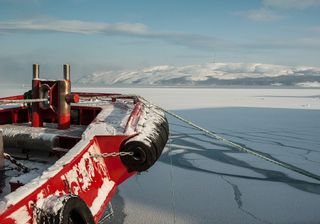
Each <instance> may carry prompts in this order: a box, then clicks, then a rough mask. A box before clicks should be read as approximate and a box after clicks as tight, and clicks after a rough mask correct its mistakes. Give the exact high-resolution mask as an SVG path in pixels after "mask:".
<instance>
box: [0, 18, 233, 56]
mask: <svg viewBox="0 0 320 224" xmlns="http://www.w3.org/2000/svg"><path fill="white" fill-rule="evenodd" d="M24 31H34V32H61V33H77V34H85V35H94V34H100V35H107V36H108V35H109V36H110V35H118V36H131V37H138V38H145V39H158V40H163V41H165V42H168V43H171V44H175V45H181V46H187V47H192V48H201V49H208V50H212V49H216V48H223V47H226V45H227V44H226V43H225V42H224V41H222V40H219V39H217V38H215V37H210V36H204V35H197V34H189V33H179V32H154V31H151V30H149V29H148V27H147V26H146V25H144V24H141V23H98V22H86V21H80V20H11V21H0V33H1V32H2V33H3V32H24Z"/></svg>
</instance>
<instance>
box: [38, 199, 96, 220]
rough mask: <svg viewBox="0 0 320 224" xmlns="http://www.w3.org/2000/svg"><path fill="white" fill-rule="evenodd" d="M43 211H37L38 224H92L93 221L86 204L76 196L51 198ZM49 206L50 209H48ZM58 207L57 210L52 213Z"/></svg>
mask: <svg viewBox="0 0 320 224" xmlns="http://www.w3.org/2000/svg"><path fill="white" fill-rule="evenodd" d="M47 205H49V206H43V208H45V209H39V210H37V223H38V224H40V223H41V224H75V223H76V224H94V223H95V222H94V219H93V216H92V214H91V211H90V209H89V208H88V206H87V205H86V203H85V202H84V201H83V200H82V199H81V198H80V197H78V196H76V195H65V196H62V197H55V196H53V197H52V198H51V199H48V203H47ZM50 206H51V207H50ZM55 206H58V207H59V210H58V211H54V207H55Z"/></svg>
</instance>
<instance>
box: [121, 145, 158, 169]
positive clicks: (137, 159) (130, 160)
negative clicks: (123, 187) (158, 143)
mask: <svg viewBox="0 0 320 224" xmlns="http://www.w3.org/2000/svg"><path fill="white" fill-rule="evenodd" d="M156 151H157V149H156V148H155V146H154V145H153V144H152V143H151V145H148V144H146V143H145V142H143V141H135V140H131V141H127V142H126V143H125V144H123V146H122V147H121V152H133V156H121V157H120V158H121V161H122V163H123V164H124V165H125V166H126V167H127V169H128V172H133V171H137V172H142V171H146V170H147V169H149V168H150V167H151V166H152V165H153V164H154V163H155V162H156V161H157V152H156Z"/></svg>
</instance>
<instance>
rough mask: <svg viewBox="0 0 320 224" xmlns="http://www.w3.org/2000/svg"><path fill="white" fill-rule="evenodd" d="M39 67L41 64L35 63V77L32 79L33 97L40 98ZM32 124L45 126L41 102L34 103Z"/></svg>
mask: <svg viewBox="0 0 320 224" xmlns="http://www.w3.org/2000/svg"><path fill="white" fill-rule="evenodd" d="M39 68H40V66H39V65H38V64H33V79H32V98H33V99H38V98H39V94H40V80H39ZM31 124H32V127H42V126H43V122H42V118H41V111H40V106H39V103H33V104H32V117H31Z"/></svg>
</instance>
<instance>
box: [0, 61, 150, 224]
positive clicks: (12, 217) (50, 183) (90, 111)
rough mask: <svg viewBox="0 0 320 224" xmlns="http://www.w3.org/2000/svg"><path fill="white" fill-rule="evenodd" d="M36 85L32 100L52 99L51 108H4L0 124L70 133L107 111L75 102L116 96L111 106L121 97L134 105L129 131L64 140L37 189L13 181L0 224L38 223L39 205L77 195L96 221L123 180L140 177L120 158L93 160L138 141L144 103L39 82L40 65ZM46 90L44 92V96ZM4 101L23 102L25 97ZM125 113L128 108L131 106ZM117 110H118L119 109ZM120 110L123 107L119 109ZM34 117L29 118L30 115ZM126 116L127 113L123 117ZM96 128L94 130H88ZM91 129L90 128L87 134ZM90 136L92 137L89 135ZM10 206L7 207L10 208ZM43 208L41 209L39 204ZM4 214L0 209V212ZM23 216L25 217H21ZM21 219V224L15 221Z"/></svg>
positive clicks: (67, 84) (65, 83) (67, 82)
mask: <svg viewBox="0 0 320 224" xmlns="http://www.w3.org/2000/svg"><path fill="white" fill-rule="evenodd" d="M34 69H35V70H34V79H33V81H32V98H34V99H38V98H39V97H41V96H48V97H49V103H48V104H45V103H43V104H41V103H33V104H32V113H31V111H30V109H31V108H30V107H28V106H27V105H21V106H16V107H12V108H10V107H8V108H7V107H5V108H0V124H11V123H28V122H31V123H32V126H33V127H41V126H43V122H47V123H56V124H57V126H58V128H59V129H68V128H69V127H70V124H72V125H89V124H93V127H94V124H95V123H94V122H95V118H96V116H97V115H98V114H99V112H100V111H101V110H103V107H101V108H99V107H97V106H92V107H91V106H81V105H73V106H71V105H70V104H71V103H77V102H79V99H80V97H110V96H111V97H112V102H110V104H111V106H112V107H113V106H115V105H118V104H117V103H114V102H115V101H116V100H117V98H118V97H119V98H121V99H129V101H128V102H130V103H131V104H132V108H133V109H130V110H132V111H131V114H130V116H129V118H128V119H127V121H126V125H125V129H124V130H123V133H119V134H120V135H111V134H110V133H107V132H106V134H105V135H101V134H100V132H99V135H96V134H94V132H93V134H92V135H89V136H86V137H85V138H80V137H79V138H77V137H75V138H73V137H68V136H60V137H59V138H58V141H59V146H60V147H61V148H54V149H53V150H52V152H53V153H56V155H58V157H59V158H60V159H59V160H58V162H57V163H56V164H55V165H53V166H52V167H51V168H50V169H49V170H48V171H47V172H46V173H43V174H41V178H39V179H35V180H34V181H37V182H36V183H37V185H36V184H35V183H34V182H32V183H31V184H33V185H32V186H31V187H29V188H27V186H29V185H26V186H22V185H23V184H22V183H20V182H16V183H15V182H12V183H10V184H11V187H12V190H13V191H15V192H12V193H11V195H12V194H15V193H16V194H15V195H14V197H13V198H11V201H10V200H8V201H7V204H6V209H5V210H4V211H3V213H2V214H0V224H18V223H19V224H20V223H30V224H31V223H36V216H37V215H36V213H37V206H41V202H42V201H43V200H47V199H48V198H50V197H52V196H64V195H70V194H72V195H77V196H78V197H80V198H81V199H82V200H83V201H84V202H85V204H86V205H87V206H88V208H89V209H90V211H91V212H92V215H93V217H94V221H95V222H98V221H99V219H100V218H101V216H102V214H103V212H104V211H105V209H106V207H107V205H108V203H109V201H110V200H111V197H112V196H113V194H114V193H115V190H116V188H117V187H118V185H119V184H121V183H122V182H123V181H125V180H126V179H128V178H129V177H131V176H133V175H135V174H136V172H128V168H127V167H126V166H125V165H124V164H123V162H122V161H121V159H120V157H106V158H104V157H95V155H101V154H103V153H111V152H119V151H120V149H121V147H122V146H123V145H124V143H126V141H127V140H129V139H130V138H132V137H134V136H136V135H137V134H138V133H137V132H136V128H137V123H138V121H139V118H140V116H141V114H142V111H143V109H144V107H143V104H142V103H141V102H140V101H139V100H138V99H137V98H136V97H131V96H122V95H121V94H114V93H81V92H73V93H71V82H70V80H69V79H65V80H59V81H51V80H41V79H38V76H37V75H38V74H36V73H37V72H39V66H34ZM64 69H65V70H66V71H65V77H67V78H68V77H69V76H70V75H69V73H68V71H69V70H70V68H69V67H68V66H65V67H64ZM41 91H42V92H41ZM0 99H6V100H15V99H16V100H21V99H24V96H23V95H19V96H11V97H5V98H0ZM128 102H126V106H124V108H127V103H128ZM118 106H119V105H118ZM120 108H121V106H120ZM30 114H31V115H30ZM124 114H125V113H124ZM90 128H92V126H90ZM89 130H91V129H89ZM90 133H91V132H90ZM8 203H9V204H8ZM39 203H40V204H39ZM0 209H1V208H0ZM21 214H23V217H22V218H21ZM17 220H18V221H17Z"/></svg>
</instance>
